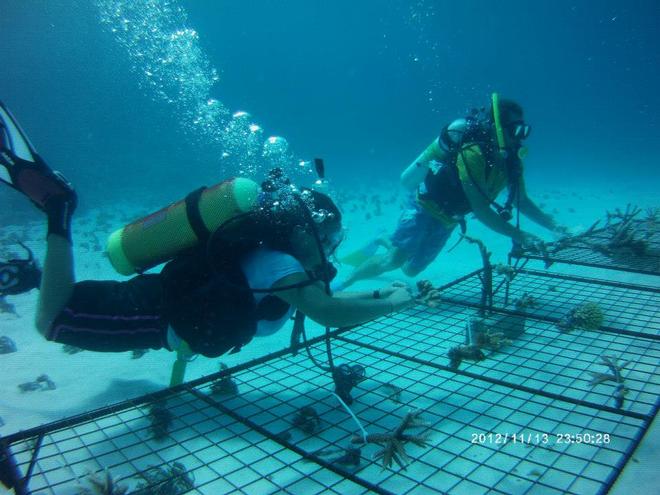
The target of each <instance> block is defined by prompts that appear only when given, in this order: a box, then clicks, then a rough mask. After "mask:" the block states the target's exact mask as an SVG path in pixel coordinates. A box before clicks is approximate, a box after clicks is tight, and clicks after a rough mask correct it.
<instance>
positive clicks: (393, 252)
mask: <svg viewBox="0 0 660 495" xmlns="http://www.w3.org/2000/svg"><path fill="white" fill-rule="evenodd" d="M407 259H408V255H407V254H406V253H405V252H404V251H403V250H402V249H399V248H397V247H392V248H391V249H390V250H389V251H388V253H387V255H386V262H387V266H388V268H389V269H390V270H396V269H397V268H401V267H402V266H403V265H404V264H405V263H406V261H407Z"/></svg>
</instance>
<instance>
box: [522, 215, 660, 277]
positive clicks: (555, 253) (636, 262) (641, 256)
mask: <svg viewBox="0 0 660 495" xmlns="http://www.w3.org/2000/svg"><path fill="white" fill-rule="evenodd" d="M631 225H632V231H633V232H635V241H636V242H638V244H632V246H633V247H632V249H631V247H630V246H625V245H624V246H620V247H616V246H612V228H602V229H599V230H595V231H593V232H592V233H591V234H589V235H585V236H582V237H580V239H579V240H578V241H576V242H574V243H565V242H555V243H551V244H549V245H548V246H547V253H544V254H542V255H541V254H538V253H532V252H529V251H519V250H514V251H512V253H511V254H512V255H513V256H514V257H516V258H527V259H534V260H543V261H544V262H545V263H546V265H550V264H552V263H568V264H574V265H583V266H591V267H597V268H607V269H610V270H623V271H627V272H635V273H644V274H649V275H660V228H659V227H658V224H657V221H656V222H650V221H644V220H635V221H633V222H632V224H631ZM614 227H616V225H614ZM639 243H643V244H639ZM642 246H643V247H642Z"/></svg>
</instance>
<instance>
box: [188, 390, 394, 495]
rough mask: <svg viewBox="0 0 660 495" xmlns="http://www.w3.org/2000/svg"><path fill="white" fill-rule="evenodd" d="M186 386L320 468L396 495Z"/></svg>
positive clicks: (210, 403) (213, 404) (193, 392)
mask: <svg viewBox="0 0 660 495" xmlns="http://www.w3.org/2000/svg"><path fill="white" fill-rule="evenodd" d="M184 386H185V389H186V391H187V392H189V393H191V394H192V395H194V396H195V397H197V398H198V399H200V400H203V401H204V402H206V403H207V404H209V405H210V406H212V407H215V408H216V409H218V410H220V411H222V412H223V413H224V414H227V415H228V416H231V417H232V418H233V419H235V420H236V421H238V422H239V423H243V424H244V425H246V426H248V427H250V428H251V429H252V430H255V431H257V432H258V433H260V434H261V435H263V436H265V437H266V438H268V439H270V440H272V441H274V442H277V443H279V444H280V445H282V446H283V447H285V448H287V449H289V450H292V451H294V452H295V453H296V454H298V455H300V456H301V457H304V458H306V459H311V460H312V461H314V462H315V463H317V464H319V465H320V466H323V467H324V468H326V469H328V470H330V471H332V472H334V473H336V474H338V475H340V476H342V477H344V478H346V479H349V480H351V481H352V482H353V483H356V484H358V485H360V486H363V487H364V488H366V489H368V490H371V491H373V492H375V493H381V494H383V495H394V493H393V492H390V491H389V490H385V489H384V488H381V487H380V486H378V485H374V484H373V483H369V482H368V481H366V480H363V479H362V478H360V477H358V476H355V475H354V474H352V473H350V472H348V471H345V470H342V469H338V468H336V467H335V466H334V465H332V464H331V463H329V462H327V461H324V460H323V459H321V458H320V457H319V456H316V455H314V454H312V453H310V452H307V451H306V450H304V449H301V448H300V447H298V446H297V445H294V444H292V443H289V442H286V441H284V440H282V439H281V438H278V437H277V435H274V434H273V433H271V432H270V431H268V430H267V429H266V428H263V427H262V426H261V425H259V424H257V423H255V422H254V421H252V420H250V419H248V418H246V417H244V416H241V415H240V414H238V413H235V412H234V411H232V410H231V409H229V408H227V407H225V406H223V405H222V404H220V403H219V402H216V401H215V400H213V399H212V398H210V397H209V396H208V395H206V394H203V393H201V392H200V391H198V390H195V389H194V388H192V386H190V385H189V384H184Z"/></svg>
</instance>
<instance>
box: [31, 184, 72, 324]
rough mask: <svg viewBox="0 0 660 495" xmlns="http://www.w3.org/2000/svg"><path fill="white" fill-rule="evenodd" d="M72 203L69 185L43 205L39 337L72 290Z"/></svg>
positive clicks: (62, 307)
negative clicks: (66, 191)
mask: <svg viewBox="0 0 660 495" xmlns="http://www.w3.org/2000/svg"><path fill="white" fill-rule="evenodd" d="M76 205H77V196H76V193H75V191H74V190H73V189H72V188H71V189H70V190H69V194H67V195H58V196H56V197H53V198H51V199H50V200H49V201H48V202H47V203H46V205H45V207H44V210H45V211H46V214H47V215H48V234H47V235H46V258H45V259H44V267H43V273H42V275H41V287H40V290H39V302H38V306H37V315H36V318H35V325H36V327H37V330H39V333H40V334H41V335H43V336H46V335H47V333H48V331H49V329H50V325H51V323H52V322H53V321H54V320H55V317H56V316H57V315H58V314H59V313H60V311H62V309H64V306H65V305H66V303H67V301H68V300H69V298H70V297H71V293H72V292H73V285H74V283H75V274H74V269H73V247H72V245H71V217H72V215H73V211H74V210H75V208H76Z"/></svg>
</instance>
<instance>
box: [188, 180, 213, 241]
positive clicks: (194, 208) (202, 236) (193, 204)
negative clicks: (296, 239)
mask: <svg viewBox="0 0 660 495" xmlns="http://www.w3.org/2000/svg"><path fill="white" fill-rule="evenodd" d="M205 190H206V186H202V187H200V188H199V189H195V190H194V191H193V192H191V193H190V194H188V195H187V196H186V199H185V200H184V201H185V203H186V216H187V217H188V222H190V226H191V227H192V229H193V232H194V233H195V235H196V236H197V239H198V240H199V241H200V242H205V241H207V240H208V238H209V236H210V235H211V232H210V231H209V229H207V228H206V225H204V220H202V214H201V213H200V211H199V198H201V197H202V193H203V192H204V191H205Z"/></svg>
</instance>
